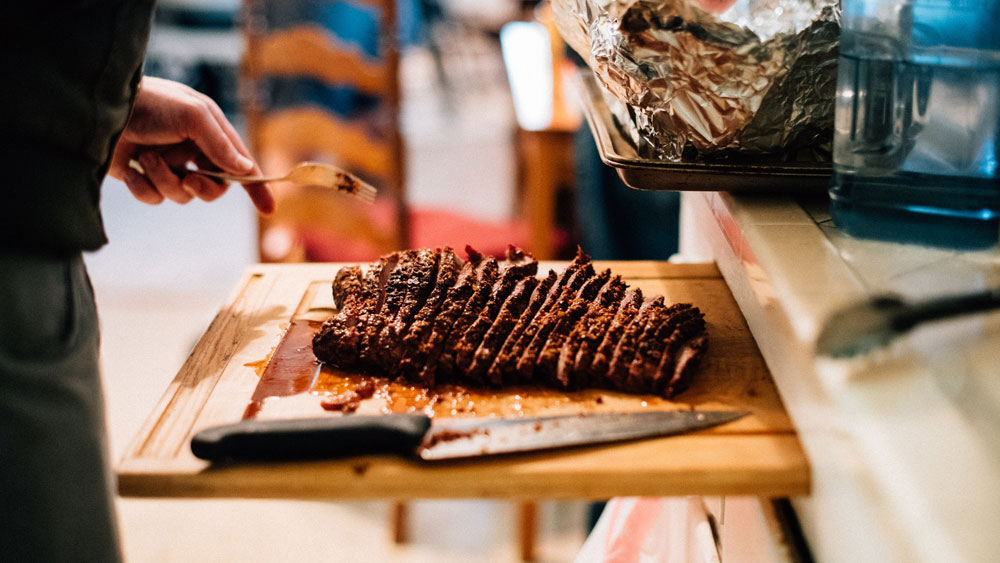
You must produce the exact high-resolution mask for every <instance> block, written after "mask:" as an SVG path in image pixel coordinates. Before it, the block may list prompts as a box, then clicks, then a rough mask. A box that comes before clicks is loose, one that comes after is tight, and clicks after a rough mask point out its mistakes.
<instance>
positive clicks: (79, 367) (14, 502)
mask: <svg viewBox="0 0 1000 563" xmlns="http://www.w3.org/2000/svg"><path fill="white" fill-rule="evenodd" d="M98 341H99V336H98V322H97V309H96V306H95V303H94V294H93V290H92V288H91V285H90V279H89V278H88V277H87V272H86V268H85V267H84V264H83V259H82V257H81V256H79V255H77V256H74V257H70V258H51V257H43V256H33V255H18V254H11V253H6V252H0V559H3V560H5V561H46V562H50V561H51V562H62V561H74V562H76V561H80V562H83V561H94V562H101V563H108V562H111V563H114V562H116V561H120V560H121V559H122V556H121V552H120V546H119V540H118V533H117V526H116V520H115V513H114V493H113V491H114V486H113V481H112V479H113V477H112V473H111V471H110V464H109V462H108V443H107V429H106V427H105V421H104V397H103V395H102V390H101V381H100V373H99V369H98Z"/></svg>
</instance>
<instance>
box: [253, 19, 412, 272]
mask: <svg viewBox="0 0 1000 563" xmlns="http://www.w3.org/2000/svg"><path fill="white" fill-rule="evenodd" d="M323 4H324V3H323V2H317V1H316V0H300V1H299V2H295V1H294V0H281V1H270V0H245V5H244V7H245V18H244V19H245V26H244V36H245V39H246V50H245V54H244V57H243V61H242V65H241V69H240V77H241V84H240V86H241V93H242V96H241V97H242V100H243V109H244V112H245V115H246V118H247V131H248V136H249V139H250V143H251V145H252V150H253V151H254V154H255V155H257V158H258V159H259V161H260V163H261V167H262V168H263V169H264V172H265V173H268V174H270V173H281V172H284V171H286V170H287V169H288V168H290V167H291V166H292V165H293V164H295V163H296V162H299V161H303V160H320V161H326V162H332V163H334V164H337V165H339V166H341V167H343V168H346V169H348V170H351V171H352V172H354V173H356V174H358V175H359V176H361V177H362V178H364V179H365V180H367V181H369V182H370V183H372V184H373V185H375V186H377V187H378V188H379V198H378V200H377V201H376V204H375V205H374V206H369V205H367V204H364V203H362V202H360V201H356V200H353V199H351V198H349V197H345V196H344V195H342V194H339V193H334V192H327V191H323V190H310V189H303V188H301V187H294V186H291V185H288V184H276V185H274V186H273V187H274V192H275V197H276V200H277V206H276V211H275V213H274V214H273V215H271V216H269V217H262V218H261V219H260V223H259V237H258V243H259V245H258V247H259V250H260V259H261V261H265V262H280V261H303V260H312V259H313V257H312V256H311V255H310V254H311V249H310V248H311V246H312V244H311V241H315V240H323V241H324V244H326V245H327V248H330V247H333V248H341V249H342V250H343V252H342V253H340V254H339V255H336V256H334V257H333V258H335V259H342V260H345V261H346V260H369V259H372V258H374V257H376V256H378V255H379V254H383V253H385V252H388V251H391V250H395V249H399V248H405V247H407V246H408V242H409V239H408V225H407V211H406V208H405V204H404V202H405V194H404V186H405V178H404V151H403V141H402V136H401V134H400V128H399V105H400V92H399V80H398V75H399V72H398V67H399V49H398V46H397V42H396V34H395V33H394V31H395V29H396V13H395V2H394V1H393V0H361V1H360V2H358V4H359V5H360V6H361V7H362V8H363V9H364V10H370V14H371V17H372V19H373V24H374V25H375V27H376V32H377V54H376V55H375V56H371V54H370V53H365V52H363V51H362V49H361V48H360V47H359V46H358V45H357V44H352V43H350V42H348V41H346V40H344V39H342V38H339V37H338V35H337V32H336V30H333V29H329V28H328V27H327V26H326V25H325V24H324V22H323V21H322V20H321V19H320V18H318V17H313V16H314V15H315V14H314V13H313V12H311V10H318V8H317V7H318V6H322V5H323ZM296 5H298V7H299V8H300V10H299V11H298V12H296V10H294V9H290V8H289V6H292V7H294V6H296ZM289 13H291V15H289ZM279 15H280V16H281V17H279ZM281 19H285V20H286V21H276V20H281ZM327 23H334V24H335V23H336V22H327ZM383 30H392V31H393V32H392V33H387V32H383ZM282 81H285V82H284V83H285V84H289V83H290V84H302V85H308V86H310V87H312V88H313V89H314V90H319V91H320V92H326V91H331V92H332V91H335V90H334V89H339V90H337V91H340V92H348V93H350V94H351V95H353V96H354V97H355V98H356V99H362V100H364V101H366V102H370V105H371V107H370V108H366V109H365V110H363V111H356V110H351V111H347V112H344V111H338V109H337V108H333V107H329V106H327V105H325V104H323V103H322V101H323V100H322V99H320V101H319V102H317V101H316V100H312V101H308V102H303V101H300V100H294V101H293V103H279V100H276V99H275V98H276V96H275V95H274V91H275V90H276V85H277V84H282ZM324 259H327V260H329V259H331V256H330V254H329V252H327V255H326V256H325V257H324Z"/></svg>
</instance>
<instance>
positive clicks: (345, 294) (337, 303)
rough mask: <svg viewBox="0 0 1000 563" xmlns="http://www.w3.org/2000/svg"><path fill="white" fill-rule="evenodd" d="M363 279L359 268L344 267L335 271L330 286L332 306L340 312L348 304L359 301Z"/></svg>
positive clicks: (362, 273)
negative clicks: (335, 273)
mask: <svg viewBox="0 0 1000 563" xmlns="http://www.w3.org/2000/svg"><path fill="white" fill-rule="evenodd" d="M364 277H365V275H364V272H362V271H361V268H360V267H359V266H345V267H343V268H341V269H339V270H337V275H336V276H334V278H333V286H332V290H333V306H334V307H336V308H337V309H338V310H342V309H343V308H344V307H345V306H347V305H348V304H349V302H351V301H355V300H358V299H361V290H362V289H363V288H364Z"/></svg>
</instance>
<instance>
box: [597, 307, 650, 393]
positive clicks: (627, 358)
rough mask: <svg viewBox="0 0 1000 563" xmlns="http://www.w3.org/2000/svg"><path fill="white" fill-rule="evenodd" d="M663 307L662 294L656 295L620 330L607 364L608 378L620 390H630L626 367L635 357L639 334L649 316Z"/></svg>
mask: <svg viewBox="0 0 1000 563" xmlns="http://www.w3.org/2000/svg"><path fill="white" fill-rule="evenodd" d="M661 309H663V296H662V295H661V296H657V297H655V298H653V299H651V300H649V301H647V302H645V303H643V304H642V307H640V308H639V313H638V314H637V315H636V316H635V318H633V319H632V322H630V323H629V324H628V325H627V326H626V327H625V330H624V332H622V336H621V338H620V339H619V340H618V343H617V344H616V345H615V351H614V354H613V355H612V356H611V363H610V364H608V374H607V377H608V380H609V381H610V382H611V385H612V386H614V388H615V389H620V390H622V391H632V390H633V389H632V388H631V387H629V385H628V383H629V381H628V368H629V366H630V365H631V363H632V358H634V357H635V351H636V348H637V347H638V345H639V335H640V334H642V331H643V330H644V329H645V328H646V324H647V322H648V321H649V319H650V317H652V316H655V315H657V314H658V312H659V311H660V310H661Z"/></svg>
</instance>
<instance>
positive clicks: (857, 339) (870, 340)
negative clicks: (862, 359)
mask: <svg viewBox="0 0 1000 563" xmlns="http://www.w3.org/2000/svg"><path fill="white" fill-rule="evenodd" d="M997 308H1000V287H996V288H992V289H988V290H986V291H982V292H977V293H965V294H957V295H948V296H944V297H936V298H933V299H928V300H924V301H916V302H912V301H905V300H904V299H902V298H901V297H899V296H897V295H882V296H877V297H873V298H871V299H869V300H868V301H865V302H862V303H858V304H855V305H851V306H849V307H847V308H845V309H842V310H840V311H838V312H836V313H834V314H833V315H831V316H830V318H829V319H827V321H826V324H825V326H824V327H823V330H822V331H821V332H820V335H819V338H818V339H817V340H816V353H817V355H820V356H832V357H835V358H846V357H850V356H857V355H859V354H864V353H866V352H869V351H871V350H873V349H875V348H877V347H879V346H883V345H885V344H887V343H889V342H890V341H892V340H893V339H894V338H896V337H898V336H901V335H903V334H905V333H906V332H908V331H910V330H911V329H913V328H914V327H916V326H917V325H919V324H921V323H925V322H930V321H936V320H941V319H946V318H951V317H957V316H960V315H968V314H973V313H982V312H986V311H990V310H993V309H997Z"/></svg>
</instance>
